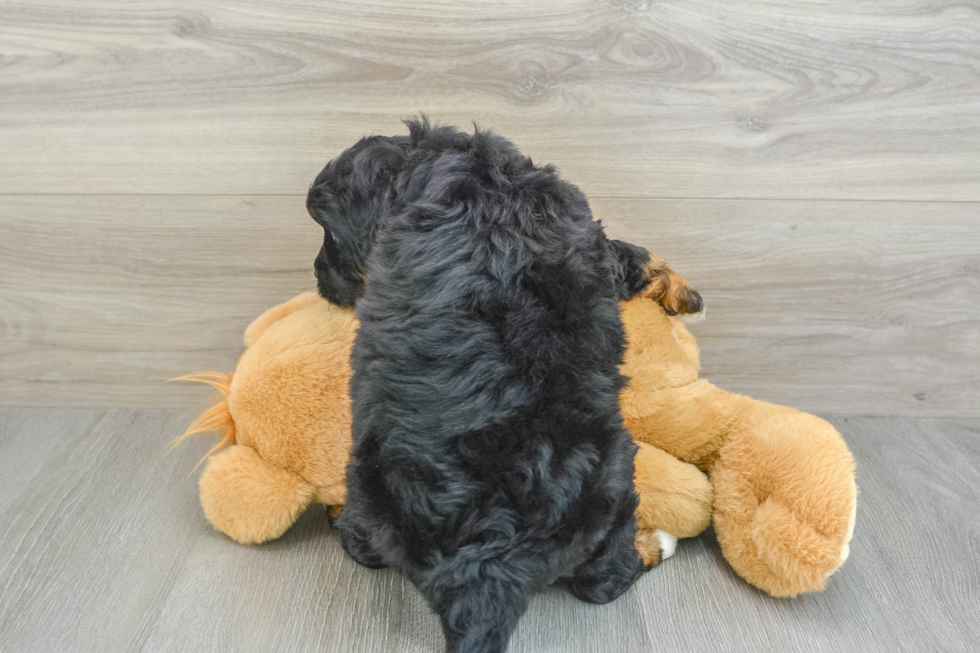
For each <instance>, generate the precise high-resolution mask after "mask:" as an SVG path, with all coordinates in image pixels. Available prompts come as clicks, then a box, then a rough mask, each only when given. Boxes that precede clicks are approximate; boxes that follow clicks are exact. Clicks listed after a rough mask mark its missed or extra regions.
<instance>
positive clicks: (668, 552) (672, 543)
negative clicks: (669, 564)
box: [653, 531, 677, 560]
mask: <svg viewBox="0 0 980 653" xmlns="http://www.w3.org/2000/svg"><path fill="white" fill-rule="evenodd" d="M653 533H654V535H656V536H657V539H658V540H660V551H661V554H660V558H661V560H666V559H667V558H669V557H671V556H672V555H674V551H676V550H677V538H676V537H674V536H673V535H671V534H670V533H668V532H667V531H653Z"/></svg>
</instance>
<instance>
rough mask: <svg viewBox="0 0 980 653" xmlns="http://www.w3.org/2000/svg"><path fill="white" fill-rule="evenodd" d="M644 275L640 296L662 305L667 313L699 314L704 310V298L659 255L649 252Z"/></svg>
mask: <svg viewBox="0 0 980 653" xmlns="http://www.w3.org/2000/svg"><path fill="white" fill-rule="evenodd" d="M644 277H645V278H644V280H645V281H646V285H645V286H644V288H643V290H642V291H640V296H641V297H646V298H647V299H652V300H653V301H655V302H657V303H658V304H660V305H661V306H663V307H664V311H666V312H667V315H700V314H702V313H703V312H704V300H702V299H701V295H700V294H699V293H698V291H697V290H695V289H694V288H693V287H692V286H691V284H689V283H688V282H687V279H685V278H684V277H682V276H681V275H679V274H677V273H676V272H674V271H673V270H672V269H671V268H670V266H669V265H667V262H666V261H665V260H663V259H662V258H660V257H659V256H655V255H654V254H650V261H649V262H648V263H647V266H646V269H645V270H644Z"/></svg>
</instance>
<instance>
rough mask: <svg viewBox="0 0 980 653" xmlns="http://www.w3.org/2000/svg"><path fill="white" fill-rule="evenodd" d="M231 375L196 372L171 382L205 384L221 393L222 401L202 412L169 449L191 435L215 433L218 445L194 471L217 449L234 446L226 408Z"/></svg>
mask: <svg viewBox="0 0 980 653" xmlns="http://www.w3.org/2000/svg"><path fill="white" fill-rule="evenodd" d="M232 376H233V375H232V374H220V373H218V372H198V373H197V374H186V375H184V376H179V377H177V378H176V379H172V380H173V381H193V382H194V383H206V384H207V385H209V386H211V387H212V388H214V389H215V390H217V391H218V392H220V393H221V396H222V399H221V401H219V402H218V403H217V404H215V405H214V406H211V408H208V409H207V410H206V411H204V412H203V413H202V414H201V416H200V417H198V418H197V419H196V420H194V421H193V422H191V425H190V426H188V427H187V430H186V431H184V433H183V434H182V435H181V436H180V437H179V438H177V439H176V440H174V443H173V445H172V446H171V447H170V448H171V449H173V448H174V447H176V446H177V445H178V444H180V443H181V442H183V441H184V440H186V439H187V438H189V437H190V436H192V435H196V434H198V433H214V432H215V431H217V432H218V433H219V435H220V436H221V439H220V440H218V444H216V445H214V446H213V447H211V450H210V451H208V452H207V453H206V454H204V457H203V458H201V460H199V461H198V463H197V465H195V466H194V469H197V467H198V466H200V464H201V463H202V462H204V461H205V460H206V459H207V457H208V456H210V455H211V454H213V453H214V452H215V451H217V450H218V449H221V448H222V447H227V446H229V445H233V444H235V420H234V419H233V418H232V416H231V410H229V408H228V393H229V392H231V379H232Z"/></svg>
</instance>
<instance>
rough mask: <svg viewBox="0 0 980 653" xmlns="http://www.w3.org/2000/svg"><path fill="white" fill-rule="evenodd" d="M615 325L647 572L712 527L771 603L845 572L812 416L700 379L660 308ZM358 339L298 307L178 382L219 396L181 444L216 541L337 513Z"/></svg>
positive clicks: (844, 499)
mask: <svg viewBox="0 0 980 653" xmlns="http://www.w3.org/2000/svg"><path fill="white" fill-rule="evenodd" d="M622 314H623V321H624V325H625V327H626V333H627V337H628V340H629V347H628V349H627V352H626V358H625V362H624V371H625V372H626V374H627V375H628V376H629V377H630V378H631V381H630V385H629V387H628V388H627V389H626V390H624V391H623V393H622V395H621V397H620V406H621V409H622V413H623V417H624V419H625V421H626V426H627V427H628V428H629V430H630V432H631V433H632V435H633V438H634V439H635V440H636V441H637V444H638V445H639V451H638V453H637V456H636V462H635V478H636V489H637V492H638V493H639V495H640V506H639V508H638V510H637V518H638V519H637V538H636V539H637V547H638V549H639V550H640V553H641V555H643V557H644V559H645V561H646V562H647V563H648V564H656V563H658V562H659V561H660V559H661V557H662V556H663V557H666V556H669V555H670V554H671V553H672V552H673V538H676V537H693V536H695V535H697V534H699V533H700V532H701V531H703V530H704V529H705V528H707V526H708V525H709V523H711V522H712V520H713V521H714V526H715V530H716V532H717V536H718V541H719V542H720V544H721V547H722V551H723V553H724V555H725V557H726V558H727V559H728V561H729V562H730V563H731V565H732V566H733V567H734V568H735V570H736V571H737V572H738V573H739V574H740V575H742V576H743V577H744V578H745V579H746V580H747V581H749V582H750V583H752V584H753V585H755V586H757V587H759V588H761V589H763V590H765V591H767V592H769V593H771V594H774V595H776V596H793V595H796V594H799V593H800V592H806V591H810V590H816V589H822V588H823V586H824V582H825V580H826V578H827V577H828V576H829V575H830V574H831V573H833V571H834V570H836V569H837V568H838V567H839V566H840V564H841V563H843V561H844V560H845V559H846V558H847V551H848V542H849V540H850V537H851V533H852V531H853V526H854V510H855V506H856V487H855V484H854V463H853V460H852V458H851V455H850V453H849V452H848V450H847V447H846V445H845V444H844V442H843V440H842V439H841V437H840V435H839V434H838V433H837V432H836V431H835V430H834V429H833V427H831V426H830V425H829V424H827V423H826V422H824V421H823V420H821V419H818V418H816V417H814V416H812V415H808V414H805V413H800V412H799V411H796V410H793V409H791V408H785V407H782V406H774V405H771V404H767V403H764V402H761V401H756V400H753V399H750V398H748V397H741V396H738V395H733V394H730V393H726V392H724V391H722V390H719V389H718V388H716V387H714V386H713V385H711V384H710V383H708V382H707V381H705V380H703V379H698V368H699V361H698V349H697V345H696V344H695V341H694V337H693V336H691V334H690V333H689V332H688V331H687V330H686V329H685V327H684V325H683V324H682V323H681V322H680V321H677V320H674V319H671V318H668V317H667V315H666V314H665V313H664V311H663V309H662V308H661V307H660V306H659V305H658V304H656V303H654V302H652V301H650V300H647V299H642V298H638V299H634V300H632V301H629V302H624V303H623V304H622ZM356 330H357V320H356V318H355V316H354V312H353V311H352V310H350V309H344V308H338V307H336V306H333V305H331V304H329V303H328V302H326V301H324V300H322V299H320V298H319V297H318V296H317V295H316V294H315V293H307V294H304V295H300V296H298V297H296V298H294V299H292V300H291V301H289V302H287V303H285V304H281V305H279V306H276V307H274V308H272V309H270V310H269V311H267V312H266V313H264V314H263V315H262V316H260V317H259V318H258V319H257V320H255V322H253V323H252V324H251V325H250V326H249V327H248V329H247V330H246V331H245V346H246V347H247V349H246V351H245V352H244V353H243V354H242V357H241V359H240V360H239V362H238V367H237V369H236V371H235V373H234V375H231V374H196V375H190V376H188V377H183V378H184V379H185V380H193V381H201V382H205V383H209V384H210V385H212V386H214V387H215V388H216V389H218V390H219V391H220V392H221V393H222V395H224V398H223V400H222V401H220V402H219V403H218V404H217V405H216V406H214V407H212V408H211V409H209V410H208V411H207V412H205V413H204V414H203V415H201V417H200V418H198V419H197V420H196V421H195V422H194V423H193V424H192V425H191V426H190V428H188V430H187V432H186V433H185V434H184V435H183V436H181V438H180V439H181V440H182V439H184V438H186V437H187V436H189V435H191V434H193V433H201V432H211V431H220V432H222V434H223V435H222V438H221V440H220V441H219V443H218V445H217V446H216V447H215V448H214V449H212V450H211V452H208V453H209V454H210V453H213V452H214V451H216V450H218V449H220V448H222V447H226V448H224V449H223V450H222V451H219V452H218V453H216V454H215V455H213V456H211V457H210V459H209V461H208V465H207V468H206V469H205V471H204V473H203V474H202V476H201V480H200V488H201V504H202V505H203V507H204V512H205V515H206V516H207V518H208V520H209V521H210V522H211V523H212V524H213V525H214V526H215V528H217V529H219V530H221V531H222V532H224V533H226V534H228V535H229V536H230V537H232V538H233V539H235V540H237V541H238V542H241V543H243V544H254V543H259V542H265V541H268V540H271V539H274V538H277V537H279V536H280V535H282V534H283V533H284V532H285V531H286V529H288V528H289V527H290V526H291V525H292V524H293V522H294V521H295V520H296V518H297V517H298V516H299V514H300V513H301V512H302V511H303V510H304V509H305V508H306V507H307V506H308V505H309V504H311V503H322V504H326V505H328V506H332V507H333V509H334V511H339V509H340V508H341V507H342V505H343V502H344V497H345V488H344V472H345V468H346V465H347V460H348V457H349V455H350V447H351V436H350V426H351V412H350V398H349V396H348V394H347V388H348V382H349V380H350V375H351V369H350V364H349V356H350V351H351V348H352V346H353V343H354V336H355V333H356ZM178 441H179V440H178ZM699 469H700V470H703V471H704V472H706V473H707V474H708V475H709V476H710V478H711V483H709V482H708V480H707V479H706V477H705V476H704V474H702V473H701V471H699ZM712 486H713V488H714V489H713V491H712ZM712 494H714V497H713V504H712ZM712 505H713V508H712ZM667 534H669V535H667Z"/></svg>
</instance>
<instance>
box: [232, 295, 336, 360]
mask: <svg viewBox="0 0 980 653" xmlns="http://www.w3.org/2000/svg"><path fill="white" fill-rule="evenodd" d="M322 301H325V300H323V299H322V298H321V297H320V295H318V294H317V293H315V292H305V293H303V294H302V295H297V296H296V297H293V298H292V299H290V300H289V301H288V302H285V303H283V304H279V305H278V306H273V307H272V308H270V309H269V310H267V311H266V312H265V313H263V314H262V315H260V316H258V317H257V318H255V320H254V321H253V322H252V323H251V324H249V325H248V328H247V329H245V346H246V347H251V346H252V345H253V344H254V343H255V341H256V340H258V339H259V338H260V337H261V336H262V334H263V333H265V330H266V329H268V328H269V327H270V326H272V325H273V324H274V323H276V322H278V321H279V320H281V319H283V318H284V317H289V316H290V315H292V314H293V313H295V312H296V311H301V310H303V309H304V308H309V307H310V306H313V305H315V304H317V303H318V302H322Z"/></svg>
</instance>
